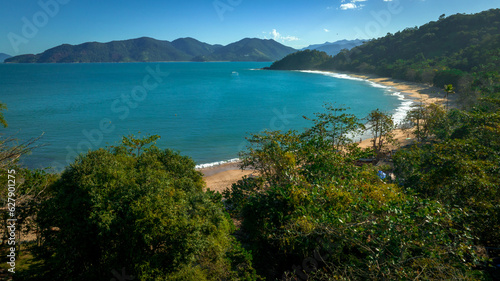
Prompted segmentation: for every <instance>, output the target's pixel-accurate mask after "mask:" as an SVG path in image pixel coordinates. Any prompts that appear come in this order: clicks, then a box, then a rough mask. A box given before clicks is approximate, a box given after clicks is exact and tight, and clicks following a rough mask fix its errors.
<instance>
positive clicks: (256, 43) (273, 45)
mask: <svg viewBox="0 0 500 281" xmlns="http://www.w3.org/2000/svg"><path fill="white" fill-rule="evenodd" d="M294 51H295V49H293V48H290V47H286V46H284V45H282V44H280V43H278V42H276V41H274V40H263V39H255V38H254V39H248V38H246V39H243V40H241V41H238V42H236V43H232V44H229V45H227V46H222V45H210V44H207V43H203V42H200V41H198V40H196V39H193V38H179V39H177V40H174V41H172V42H169V41H161V40H156V39H153V38H149V37H142V38H137V39H130V40H124V41H112V42H108V43H98V42H88V43H83V44H80V45H69V44H64V45H60V46H57V47H55V48H52V49H49V50H46V51H45V52H43V53H41V54H37V55H21V56H16V57H12V58H10V59H7V60H6V62H9V63H90V62H156V61H274V60H278V59H281V58H283V57H285V56H286V55H288V54H290V53H292V52H294Z"/></svg>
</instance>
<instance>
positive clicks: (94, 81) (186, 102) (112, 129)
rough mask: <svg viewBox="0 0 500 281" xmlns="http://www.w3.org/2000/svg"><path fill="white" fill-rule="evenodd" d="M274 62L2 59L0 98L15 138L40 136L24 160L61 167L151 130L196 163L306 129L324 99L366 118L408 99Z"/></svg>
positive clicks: (341, 77)
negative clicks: (258, 136) (250, 139)
mask: <svg viewBox="0 0 500 281" xmlns="http://www.w3.org/2000/svg"><path fill="white" fill-rule="evenodd" d="M269 65H270V63H258V62H227V63H225V62H224V63H194V62H187V63H126V64H105V63H103V64H0V101H1V102H2V103H4V104H6V105H7V107H8V110H7V111H5V112H4V116H5V119H6V120H7V122H8V124H9V127H8V128H7V129H1V130H2V133H3V136H4V137H5V136H8V135H15V137H16V138H18V139H20V140H26V139H29V138H33V137H37V136H39V135H41V134H42V133H43V137H42V139H41V140H40V141H39V142H38V144H42V145H45V146H43V147H41V148H38V149H36V150H35V151H33V153H32V154H31V155H29V156H27V157H25V158H24V159H23V163H24V164H26V165H27V166H28V167H30V168H42V167H48V166H50V167H53V168H54V169H56V170H58V171H60V170H62V169H63V168H64V167H65V166H67V164H68V163H70V162H71V161H73V159H74V157H75V156H76V155H77V154H78V153H82V152H86V151H88V150H89V149H96V148H99V147H105V146H109V145H114V144H117V143H118V142H119V141H120V140H121V137H122V136H124V135H129V134H134V135H137V134H138V133H139V132H140V133H141V135H145V134H157V135H160V136H161V139H160V140H159V142H158V143H157V144H158V146H160V147H162V148H167V147H168V148H172V149H175V150H178V151H180V152H181V154H182V155H188V156H190V157H192V158H193V159H194V160H195V161H196V163H198V164H206V163H214V162H217V161H224V160H229V159H233V158H236V157H237V156H238V151H241V150H242V149H244V148H245V146H246V145H247V143H246V142H245V137H246V136H249V134H250V133H258V132H260V131H263V130H265V129H268V130H288V129H297V130H299V131H300V130H303V128H305V127H307V126H309V125H310V121H307V120H305V119H304V118H303V117H302V116H304V115H305V116H308V117H313V113H314V112H320V111H322V110H323V108H322V105H323V104H324V103H325V102H330V103H334V102H336V103H338V104H345V105H346V106H348V107H350V108H351V113H354V114H356V115H357V116H358V117H364V116H366V115H367V114H368V112H369V111H371V110H373V109H376V108H379V109H381V110H385V111H389V112H391V113H396V114H397V116H396V118H397V119H401V117H402V115H403V113H404V110H405V108H407V107H408V105H409V103H411V101H408V100H405V99H404V97H403V96H402V95H401V94H399V93H395V92H394V91H393V90H392V89H390V88H387V87H383V86H381V85H377V84H374V83H371V82H368V81H364V80H361V79H353V78H351V77H349V76H346V75H337V74H328V73H318V72H298V71H264V70H258V69H259V68H262V67H264V66H269Z"/></svg>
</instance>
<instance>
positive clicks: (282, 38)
mask: <svg viewBox="0 0 500 281" xmlns="http://www.w3.org/2000/svg"><path fill="white" fill-rule="evenodd" d="M269 34H270V35H271V36H272V38H273V39H274V40H275V41H282V42H285V41H297V40H300V39H299V38H298V37H296V36H290V35H287V36H283V35H281V34H280V33H279V32H278V31H277V30H276V29H273V31H271V32H269Z"/></svg>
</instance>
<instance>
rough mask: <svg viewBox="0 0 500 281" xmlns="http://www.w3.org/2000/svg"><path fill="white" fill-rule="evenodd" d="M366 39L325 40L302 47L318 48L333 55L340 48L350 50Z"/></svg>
mask: <svg viewBox="0 0 500 281" xmlns="http://www.w3.org/2000/svg"><path fill="white" fill-rule="evenodd" d="M366 41H367V40H361V39H356V40H339V41H335V42H325V43H323V44H316V45H310V46H309V47H306V48H303V49H302V51H303V50H318V51H321V52H325V53H327V54H328V55H330V56H335V55H337V54H338V53H340V51H341V50H343V49H347V50H350V49H352V48H354V47H357V46H359V45H362V44H363V43H364V42H366Z"/></svg>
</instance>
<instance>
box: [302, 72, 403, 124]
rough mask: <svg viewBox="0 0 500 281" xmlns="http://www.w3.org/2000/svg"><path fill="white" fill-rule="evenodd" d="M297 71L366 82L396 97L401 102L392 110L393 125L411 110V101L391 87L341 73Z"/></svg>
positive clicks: (398, 122)
mask: <svg viewBox="0 0 500 281" xmlns="http://www.w3.org/2000/svg"><path fill="white" fill-rule="evenodd" d="M297 71H299V72H304V73H314V74H321V75H325V76H330V77H334V78H339V79H348V80H354V81H364V82H367V83H368V84H370V86H371V87H375V88H380V89H385V90H386V91H387V92H388V93H390V94H391V95H394V96H397V98H398V100H400V101H401V104H400V105H399V106H398V107H397V108H396V109H395V110H394V113H393V115H392V118H393V121H394V123H395V124H400V123H401V122H402V121H403V119H404V118H405V116H406V113H407V112H408V111H409V110H410V109H411V106H412V104H413V100H411V99H408V98H406V97H405V95H404V94H403V93H401V92H397V91H396V89H395V88H394V87H392V86H386V85H382V84H379V83H376V82H373V81H370V80H367V79H363V78H359V77H353V76H351V75H349V74H343V73H335V72H329V71H318V70H297Z"/></svg>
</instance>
